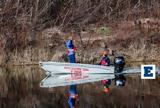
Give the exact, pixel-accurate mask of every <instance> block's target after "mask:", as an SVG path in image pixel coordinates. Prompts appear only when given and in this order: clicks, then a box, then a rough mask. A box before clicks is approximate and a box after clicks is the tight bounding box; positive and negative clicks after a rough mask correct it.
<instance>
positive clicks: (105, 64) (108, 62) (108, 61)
mask: <svg viewBox="0 0 160 108" xmlns="http://www.w3.org/2000/svg"><path fill="white" fill-rule="evenodd" d="M100 64H101V65H104V66H109V65H110V59H109V58H108V56H107V57H103V58H102V60H101V62H100Z"/></svg>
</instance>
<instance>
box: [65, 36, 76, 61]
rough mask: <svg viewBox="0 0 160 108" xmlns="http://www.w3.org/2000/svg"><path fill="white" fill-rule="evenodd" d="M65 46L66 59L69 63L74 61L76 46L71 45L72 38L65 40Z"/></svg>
mask: <svg viewBox="0 0 160 108" xmlns="http://www.w3.org/2000/svg"><path fill="white" fill-rule="evenodd" d="M66 47H67V50H68V59H69V62H70V63H76V58H75V51H76V47H75V46H74V45H73V41H72V40H70V39H69V40H67V41H66Z"/></svg>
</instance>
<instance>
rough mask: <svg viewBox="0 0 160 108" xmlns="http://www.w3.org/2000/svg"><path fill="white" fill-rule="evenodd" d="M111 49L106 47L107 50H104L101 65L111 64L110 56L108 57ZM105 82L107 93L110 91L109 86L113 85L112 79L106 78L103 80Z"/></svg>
mask: <svg viewBox="0 0 160 108" xmlns="http://www.w3.org/2000/svg"><path fill="white" fill-rule="evenodd" d="M108 53H109V49H106V50H105V51H103V52H102V59H101V62H100V63H99V64H100V65H103V66H110V58H109V57H108ZM102 84H103V91H104V92H105V93H109V86H110V85H111V80H110V79H106V80H102Z"/></svg>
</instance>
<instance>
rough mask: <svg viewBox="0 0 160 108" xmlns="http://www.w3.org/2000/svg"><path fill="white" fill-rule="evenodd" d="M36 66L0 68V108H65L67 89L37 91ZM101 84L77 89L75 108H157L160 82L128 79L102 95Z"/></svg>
mask: <svg viewBox="0 0 160 108" xmlns="http://www.w3.org/2000/svg"><path fill="white" fill-rule="evenodd" d="M44 77H45V74H44V72H43V70H41V69H40V67H39V66H14V67H6V68H4V67H1V68H0V108H68V104H67V89H68V87H57V88H50V89H45V88H40V87H39V82H40V81H41V80H42V79H43V78H44ZM102 89H103V87H102V85H101V83H100V82H96V83H88V84H81V85H78V92H79V103H78V108H160V79H156V80H141V79H140V75H135V76H132V77H131V76H128V77H127V83H126V86H125V87H116V86H114V83H112V85H111V87H110V90H111V91H110V94H104V93H103V91H102Z"/></svg>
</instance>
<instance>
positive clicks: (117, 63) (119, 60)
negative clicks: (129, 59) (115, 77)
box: [114, 56, 125, 73]
mask: <svg viewBox="0 0 160 108" xmlns="http://www.w3.org/2000/svg"><path fill="white" fill-rule="evenodd" d="M124 66H125V60H124V57H123V56H116V57H115V58H114V67H115V70H114V71H115V73H121V72H122V71H123V68H124Z"/></svg>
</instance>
